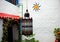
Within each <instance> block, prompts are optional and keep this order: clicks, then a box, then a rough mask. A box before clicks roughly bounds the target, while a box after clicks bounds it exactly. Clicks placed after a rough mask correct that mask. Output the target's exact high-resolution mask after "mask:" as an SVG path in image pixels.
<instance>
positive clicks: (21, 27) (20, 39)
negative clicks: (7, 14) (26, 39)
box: [20, 18, 22, 42]
mask: <svg viewBox="0 0 60 42" xmlns="http://www.w3.org/2000/svg"><path fill="white" fill-rule="evenodd" d="M20 42H22V18H20Z"/></svg>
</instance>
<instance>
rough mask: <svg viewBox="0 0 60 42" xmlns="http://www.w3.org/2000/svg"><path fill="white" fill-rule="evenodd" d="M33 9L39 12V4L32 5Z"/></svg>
mask: <svg viewBox="0 0 60 42" xmlns="http://www.w3.org/2000/svg"><path fill="white" fill-rule="evenodd" d="M33 8H34V10H35V11H39V10H40V9H39V8H40V6H39V4H37V3H36V4H34V6H33Z"/></svg>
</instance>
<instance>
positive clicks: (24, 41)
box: [23, 34, 39, 42]
mask: <svg viewBox="0 0 60 42" xmlns="http://www.w3.org/2000/svg"><path fill="white" fill-rule="evenodd" d="M34 36H35V34H32V35H30V36H27V37H29V38H31V39H25V40H23V42H39V40H36V39H35V38H34Z"/></svg>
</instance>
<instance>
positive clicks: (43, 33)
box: [22, 0, 60, 42]
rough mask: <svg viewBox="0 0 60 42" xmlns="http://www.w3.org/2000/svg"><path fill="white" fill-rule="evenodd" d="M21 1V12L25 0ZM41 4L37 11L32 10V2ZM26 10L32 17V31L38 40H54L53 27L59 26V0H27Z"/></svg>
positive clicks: (45, 41)
mask: <svg viewBox="0 0 60 42" xmlns="http://www.w3.org/2000/svg"><path fill="white" fill-rule="evenodd" d="M22 3H23V7H24V8H23V13H25V10H26V5H25V4H26V0H23V1H22ZM35 3H39V5H41V7H40V10H39V11H37V12H36V11H34V10H33V8H32V7H33V6H34V5H33V4H35ZM27 6H28V10H29V13H30V16H31V17H32V18H33V33H34V34H35V38H36V39H38V40H39V42H54V41H55V37H54V33H53V31H54V28H55V27H60V19H59V17H60V15H59V14H60V12H59V11H60V1H59V0H28V5H27Z"/></svg>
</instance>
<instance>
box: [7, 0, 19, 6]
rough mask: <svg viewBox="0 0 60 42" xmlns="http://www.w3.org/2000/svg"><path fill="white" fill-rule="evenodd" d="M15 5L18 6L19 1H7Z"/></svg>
mask: <svg viewBox="0 0 60 42" xmlns="http://www.w3.org/2000/svg"><path fill="white" fill-rule="evenodd" d="M6 1H8V2H10V3H12V4H14V5H17V4H18V0H6Z"/></svg>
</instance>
